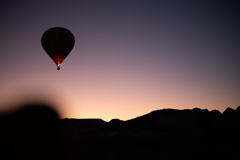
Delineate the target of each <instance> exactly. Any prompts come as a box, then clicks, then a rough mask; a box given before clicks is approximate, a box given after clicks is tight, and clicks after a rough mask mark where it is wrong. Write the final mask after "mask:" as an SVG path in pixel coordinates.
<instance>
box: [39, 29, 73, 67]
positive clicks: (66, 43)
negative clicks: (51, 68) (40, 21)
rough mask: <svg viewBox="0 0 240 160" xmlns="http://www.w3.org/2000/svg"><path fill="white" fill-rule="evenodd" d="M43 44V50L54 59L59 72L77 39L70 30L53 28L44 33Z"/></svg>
mask: <svg viewBox="0 0 240 160" xmlns="http://www.w3.org/2000/svg"><path fill="white" fill-rule="evenodd" d="M41 43H42V46H43V49H44V50H45V51H46V52H47V54H48V55H49V56H50V57H51V58H52V60H53V61H54V62H55V64H56V65H57V70H59V69H60V65H61V64H62V62H63V60H64V59H65V58H66V57H67V56H68V54H69V53H70V52H71V50H72V48H73V46H74V43H75V39H74V36H73V34H72V32H70V31H69V30H68V29H66V28H62V27H53V28H50V29H48V30H46V31H45V32H44V33H43V35H42V39H41Z"/></svg>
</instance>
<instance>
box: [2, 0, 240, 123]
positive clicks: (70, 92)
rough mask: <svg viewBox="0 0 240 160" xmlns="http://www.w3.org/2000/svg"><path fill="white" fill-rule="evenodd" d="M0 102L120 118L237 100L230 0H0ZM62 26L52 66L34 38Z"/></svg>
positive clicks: (238, 34) (239, 69)
mask: <svg viewBox="0 0 240 160" xmlns="http://www.w3.org/2000/svg"><path fill="white" fill-rule="evenodd" d="M0 6H1V7H0V20H1V25H0V29H1V36H0V42H1V46H0V53H1V58H0V111H4V110H6V109H9V108H12V107H13V106H15V105H18V104H20V103H22V102H24V101H26V100H38V101H48V102H50V103H52V104H53V105H54V106H55V107H56V109H57V110H58V111H59V113H60V115H61V117H63V118H64V117H68V118H102V119H103V120H106V121H109V120H111V119H112V118H119V119H122V120H127V119H131V118H135V117H137V116H140V115H143V114H146V113H148V112H150V111H152V110H157V109H163V108H175V109H186V108H189V109H191V108H194V107H199V108H202V109H205V108H207V109H208V110H213V109H218V110H220V111H221V112H222V111H224V110H225V109H226V108H227V107H231V108H233V109H235V108H237V106H239V105H240V43H239V42H240V29H239V28H240V11H239V7H240V4H239V2H237V0H236V1H234V0H228V1H227V0H226V1H220V0H219V1H215V2H213V1H211V0H201V1H198V2H196V1H194V2H193V1H192V0H189V1H188V0H186V1H184V2H180V1H178V0H166V1H165V2H164V1H157V0H156V1H153V0H114V1H113V0H109V1H106V0H82V1H80V0H76V1H71V0H65V1H63V0H57V1H49V0H41V1H38V2H36V1H30V0H29V1H24V2H23V1H18V0H12V1H10V0H9V1H5V2H2V1H1V2H0ZM52 27H64V28H67V29H69V30H70V31H71V32H72V33H73V34H74V36H75V46H74V48H73V50H72V52H71V53H70V54H69V56H68V57H67V58H66V59H65V61H64V62H63V63H62V65H61V70H60V71H57V69H56V68H57V67H56V66H55V64H54V62H53V61H52V60H51V59H50V57H49V56H48V55H47V54H46V53H45V51H44V50H43V48H42V46H41V37H42V34H43V33H44V32H45V31H46V30H47V29H49V28H52Z"/></svg>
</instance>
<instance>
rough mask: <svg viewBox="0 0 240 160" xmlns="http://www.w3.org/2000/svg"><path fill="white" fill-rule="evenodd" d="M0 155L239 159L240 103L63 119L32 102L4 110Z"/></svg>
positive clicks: (94, 159) (145, 159) (102, 159)
mask: <svg viewBox="0 0 240 160" xmlns="http://www.w3.org/2000/svg"><path fill="white" fill-rule="evenodd" d="M0 126H1V132H0V159H1V160H4V159H56V160H59V159H64V160H65V159H71V160H72V159H82V160H99V159H100V160H152V159H162V160H193V159H197V160H201V159H203V160H206V159H209V160H213V159H228V160H231V159H233V160H237V159H238V158H239V157H240V155H239V146H240V138H239V135H240V106H239V107H238V108H237V109H236V110H233V109H231V108H227V109H226V110H225V111H224V112H223V113H220V112H219V111H218V110H212V111H208V110H207V109H204V110H202V109H199V108H194V109H192V110H189V109H186V110H175V109H163V110H157V111H153V112H151V113H148V114H146V115H143V116H140V117H137V118H135V119H131V120H127V121H121V120H119V119H113V120H111V121H110V122H105V121H103V120H101V119H67V118H66V119H59V118H58V115H57V113H56V112H55V111H54V110H53V109H51V108H50V107H49V106H46V105H39V104H32V105H27V106H25V107H23V108H22V109H19V110H17V111H15V112H11V113H5V114H2V115H1V116H0Z"/></svg>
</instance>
